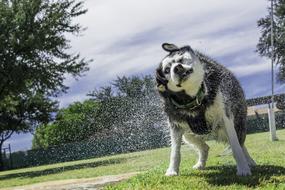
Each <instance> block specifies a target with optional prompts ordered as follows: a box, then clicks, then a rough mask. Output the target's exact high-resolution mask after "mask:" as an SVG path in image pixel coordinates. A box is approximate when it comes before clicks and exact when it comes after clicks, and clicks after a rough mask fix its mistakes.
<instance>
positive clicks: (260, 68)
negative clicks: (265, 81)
mask: <svg viewBox="0 0 285 190" xmlns="http://www.w3.org/2000/svg"><path fill="white" fill-rule="evenodd" d="M269 63H270V62H269V61H264V62H262V63H256V64H251V65H238V66H232V67H229V69H230V70H231V71H232V72H233V73H235V74H236V75H237V76H239V77H245V76H249V75H254V74H257V73H261V72H265V71H270V69H271V66H270V64H269Z"/></svg>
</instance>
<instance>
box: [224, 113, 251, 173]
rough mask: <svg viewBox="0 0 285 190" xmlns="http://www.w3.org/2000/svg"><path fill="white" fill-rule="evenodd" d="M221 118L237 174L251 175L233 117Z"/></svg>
mask: <svg viewBox="0 0 285 190" xmlns="http://www.w3.org/2000/svg"><path fill="white" fill-rule="evenodd" d="M223 119H224V124H225V128H226V132H227V135H228V140H229V143H230V145H231V148H232V151H233V156H234V158H235V160H236V163H237V175H239V176H247V175H251V171H250V168H249V165H248V162H247V160H246V157H245V154H244V152H243V150H242V147H241V146H240V144H239V141H238V138H237V134H236V131H235V127H234V122H233V119H232V118H228V117H227V116H224V118H223Z"/></svg>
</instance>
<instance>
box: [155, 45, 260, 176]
mask: <svg viewBox="0 0 285 190" xmlns="http://www.w3.org/2000/svg"><path fill="white" fill-rule="evenodd" d="M169 45H171V44H169ZM186 47H187V48H184V47H182V48H178V47H177V46H174V47H171V49H172V50H171V51H170V53H169V54H168V55H167V56H166V58H164V59H163V61H162V62H161V63H160V65H159V67H158V69H157V84H158V87H159V93H160V95H161V96H162V97H163V99H164V105H165V112H166V114H167V115H168V117H169V123H170V131H171V143H172V145H171V158H170V165H169V168H168V170H167V172H166V175H168V176H171V175H178V173H179V164H180V146H181V139H182V136H183V139H184V141H185V142H186V143H187V144H189V145H192V146H194V147H195V148H196V150H197V152H198V156H199V159H198V162H197V164H196V165H195V166H193V168H195V169H204V168H205V165H206V160H207V158H208V150H209V147H208V145H207V144H206V143H205V140H207V139H216V140H218V141H223V142H227V143H229V144H230V145H231V148H232V150H233V155H234V157H235V159H236V162H237V170H238V171H237V174H238V175H250V174H251V172H250V168H249V165H255V162H254V161H253V160H252V159H251V157H250V156H249V154H248V152H247V150H246V148H245V146H244V141H245V137H246V127H245V124H246V116H247V106H246V101H245V97H244V93H243V90H242V88H241V86H240V84H239V82H238V80H237V79H236V78H235V77H234V75H233V74H232V73H231V72H230V71H229V70H228V69H226V68H225V67H224V66H222V65H220V64H218V63H217V62H216V61H214V60H212V59H211V58H209V57H208V56H205V55H204V54H202V53H199V52H197V51H196V52H194V51H193V50H192V49H191V48H190V47H189V46H186ZM173 49H174V51H173ZM166 50H168V49H166ZM185 52H186V54H185ZM188 53H189V54H190V55H191V57H192V58H191V59H192V61H194V62H195V63H193V64H188V65H191V66H192V67H193V68H194V73H193V77H192V78H191V77H190V78H189V79H188V80H187V81H185V82H184V83H183V84H184V85H183V86H182V87H176V86H175V84H176V83H177V81H175V80H174V79H175V77H172V76H171V77H169V76H166V75H165V73H164V69H165V67H166V65H167V64H169V63H167V62H171V61H172V62H174V63H171V64H177V63H176V62H177V61H176V59H179V56H180V57H182V58H183V56H184V55H187V56H188ZM173 57H174V58H175V59H174V60H173V59H172V58H173ZM180 60H181V59H180ZM187 60H188V59H187ZM171 64H170V65H171ZM195 72H196V73H195ZM171 74H172V73H171ZM173 78H174V79H173ZM201 85H203V88H204V91H205V97H204V99H203V101H202V104H201V106H199V107H198V108H196V109H194V110H193V109H181V108H177V107H176V106H175V105H173V103H172V102H171V101H170V99H174V100H175V101H177V102H179V103H181V104H184V103H187V102H189V101H191V100H193V99H194V98H195V95H196V93H197V91H198V90H199V88H200V87H201Z"/></svg>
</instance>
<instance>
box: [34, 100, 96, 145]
mask: <svg viewBox="0 0 285 190" xmlns="http://www.w3.org/2000/svg"><path fill="white" fill-rule="evenodd" d="M98 106H99V105H98V103H97V102H95V101H93V100H85V101H84V102H82V103H81V102H75V103H73V104H70V105H69V106H68V107H67V108H62V109H60V110H59V111H58V113H57V116H56V119H55V121H54V122H53V123H48V124H43V125H41V126H39V127H38V128H37V129H36V133H35V135H34V138H33V149H36V148H47V147H49V146H57V145H61V144H65V143H70V142H77V141H82V140H85V139H86V138H88V137H90V136H91V135H92V134H94V133H96V131H99V130H100V129H99V127H100V125H97V124H96V118H97V114H98V110H99V109H98Z"/></svg>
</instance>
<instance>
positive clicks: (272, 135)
mask: <svg viewBox="0 0 285 190" xmlns="http://www.w3.org/2000/svg"><path fill="white" fill-rule="evenodd" d="M268 124H269V130H270V139H271V141H277V140H278V138H277V136H276V125H275V114H274V110H273V109H272V107H271V106H270V104H268Z"/></svg>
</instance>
